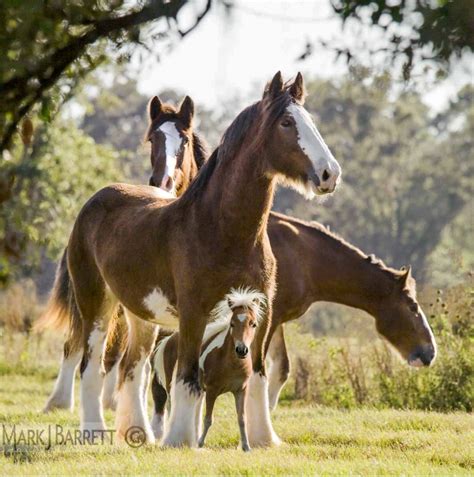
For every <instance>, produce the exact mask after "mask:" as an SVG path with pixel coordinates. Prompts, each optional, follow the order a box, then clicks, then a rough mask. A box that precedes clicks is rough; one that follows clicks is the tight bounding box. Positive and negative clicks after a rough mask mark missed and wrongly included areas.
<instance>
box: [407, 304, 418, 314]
mask: <svg viewBox="0 0 474 477" xmlns="http://www.w3.org/2000/svg"><path fill="white" fill-rule="evenodd" d="M409 308H410V311H412V312H413V313H417V312H418V305H417V304H416V303H413V304H412V305H410V306H409Z"/></svg>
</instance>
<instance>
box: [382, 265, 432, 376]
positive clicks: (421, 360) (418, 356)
mask: <svg viewBox="0 0 474 477" xmlns="http://www.w3.org/2000/svg"><path fill="white" fill-rule="evenodd" d="M376 327H377V331H378V332H379V333H380V334H381V335H382V336H383V337H384V338H386V339H387V340H388V342H389V343H390V344H391V345H392V346H394V347H395V349H396V350H397V351H398V352H399V353H400V355H401V356H402V357H403V358H404V359H405V360H406V361H407V362H408V364H409V365H410V366H416V367H420V366H429V365H430V364H431V363H432V362H433V361H434V359H435V357H436V342H435V339H434V336H433V333H432V331H431V328H430V325H429V324H428V321H427V319H426V317H425V314H424V313H423V310H422V309H421V307H420V305H419V304H418V302H417V300H416V283H415V279H414V278H413V277H412V276H411V272H410V267H408V268H403V269H402V270H401V271H400V273H399V274H398V275H397V277H396V280H395V285H394V287H393V289H392V290H391V292H390V293H389V294H388V295H387V296H386V297H385V299H384V300H382V303H381V305H380V309H379V310H378V313H377V316H376Z"/></svg>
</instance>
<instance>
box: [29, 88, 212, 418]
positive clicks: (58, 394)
mask: <svg viewBox="0 0 474 477" xmlns="http://www.w3.org/2000/svg"><path fill="white" fill-rule="evenodd" d="M148 115H149V124H148V128H147V132H146V134H145V139H146V141H148V142H150V144H151V155H150V161H151V167H152V173H151V176H150V181H149V183H150V185H156V184H159V185H163V186H164V187H166V189H165V188H160V191H158V193H159V194H161V195H162V196H163V197H165V198H166V197H170V198H171V197H172V196H174V195H176V196H178V197H179V196H181V195H182V193H183V192H184V191H185V190H186V189H187V188H188V186H189V184H190V183H191V181H192V180H193V179H194V177H195V176H196V175H197V172H198V170H199V168H200V167H201V166H202V165H203V164H204V162H205V160H206V159H207V157H208V152H207V146H206V143H205V141H204V140H203V139H202V138H201V137H200V136H199V135H198V134H197V133H196V132H195V131H194V129H193V124H192V120H193V116H194V104H193V101H192V100H191V98H190V97H189V96H186V97H185V98H184V100H183V102H182V103H181V106H180V107H179V108H175V107H174V106H172V105H171V104H166V103H163V102H161V101H160V99H159V98H158V97H156V96H155V97H153V98H152V99H151V100H150V102H149V104H148ZM173 168H174V170H173ZM118 315H119V317H123V310H122V308H121V307H119V309H118ZM70 318H72V319H71V320H70ZM74 318H75V319H74ZM35 328H36V329H37V330H42V329H44V328H56V329H69V336H68V339H67V340H66V342H65V344H64V349H63V357H62V362H61V368H60V372H59V375H58V377H57V379H56V383H55V386H54V389H53V392H52V393H51V395H50V397H49V398H48V401H47V403H46V405H45V407H44V412H49V411H51V410H53V409H70V410H72V408H73V407H74V392H73V388H74V386H73V384H74V375H75V372H76V369H77V367H78V365H79V362H80V361H81V358H82V354H83V343H82V323H81V320H80V318H79V311H78V310H77V306H76V303H75V298H74V293H73V291H72V287H71V280H70V276H69V271H68V268H67V249H66V250H65V251H64V253H63V257H62V260H61V262H60V264H59V266H58V271H57V274H56V280H55V284H54V288H53V292H52V296H51V300H50V306H49V307H48V309H47V310H46V312H45V313H44V314H43V316H42V317H41V319H40V320H39V322H38V323H36V324H35ZM119 334H120V335H124V334H126V326H124V323H123V319H122V320H115V321H114V327H113V328H112V329H111V330H110V339H109V340H108V342H109V348H110V349H109V350H108V353H106V359H105V362H104V365H105V371H106V373H107V376H106V381H105V387H104V395H103V399H104V405H105V406H106V407H113V406H114V401H113V396H114V391H115V384H116V380H117V371H118V366H116V364H117V363H116V362H117V358H118V357H119V352H120V351H121V348H120V339H117V340H114V339H113V337H114V336H118V335H119Z"/></svg>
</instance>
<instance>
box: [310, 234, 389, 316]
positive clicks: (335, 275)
mask: <svg viewBox="0 0 474 477" xmlns="http://www.w3.org/2000/svg"><path fill="white" fill-rule="evenodd" d="M310 235H311V240H312V246H311V250H312V251H313V252H312V254H311V255H312V257H313V260H309V261H308V262H307V263H306V266H310V267H311V275H312V280H311V281H312V283H311V286H310V288H311V293H312V295H313V300H314V301H330V302H335V303H340V304H343V305H347V306H352V307H354V308H359V309H362V310H365V311H367V312H368V313H370V314H371V315H376V314H377V310H378V309H379V307H380V304H381V303H382V301H383V300H384V298H385V297H386V296H387V293H388V291H389V290H390V289H391V287H392V286H393V280H392V279H391V278H390V277H389V275H388V272H385V271H383V270H381V269H380V267H379V266H378V265H376V264H374V263H371V262H370V260H368V259H367V258H366V257H365V256H364V255H363V254H362V253H360V252H358V251H356V250H355V249H354V248H352V247H351V246H350V245H348V244H345V243H344V242H342V241H340V240H338V239H336V238H334V237H331V236H325V235H324V232H322V231H320V230H317V229H316V230H314V231H311V233H310Z"/></svg>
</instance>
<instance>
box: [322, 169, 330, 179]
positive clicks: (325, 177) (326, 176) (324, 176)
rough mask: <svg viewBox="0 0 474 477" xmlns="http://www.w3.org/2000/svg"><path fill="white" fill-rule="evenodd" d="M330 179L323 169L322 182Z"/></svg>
mask: <svg viewBox="0 0 474 477" xmlns="http://www.w3.org/2000/svg"><path fill="white" fill-rule="evenodd" d="M330 177H331V174H329V172H328V171H327V169H324V172H323V175H322V178H323V181H327V180H328V179H329V178H330Z"/></svg>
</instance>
